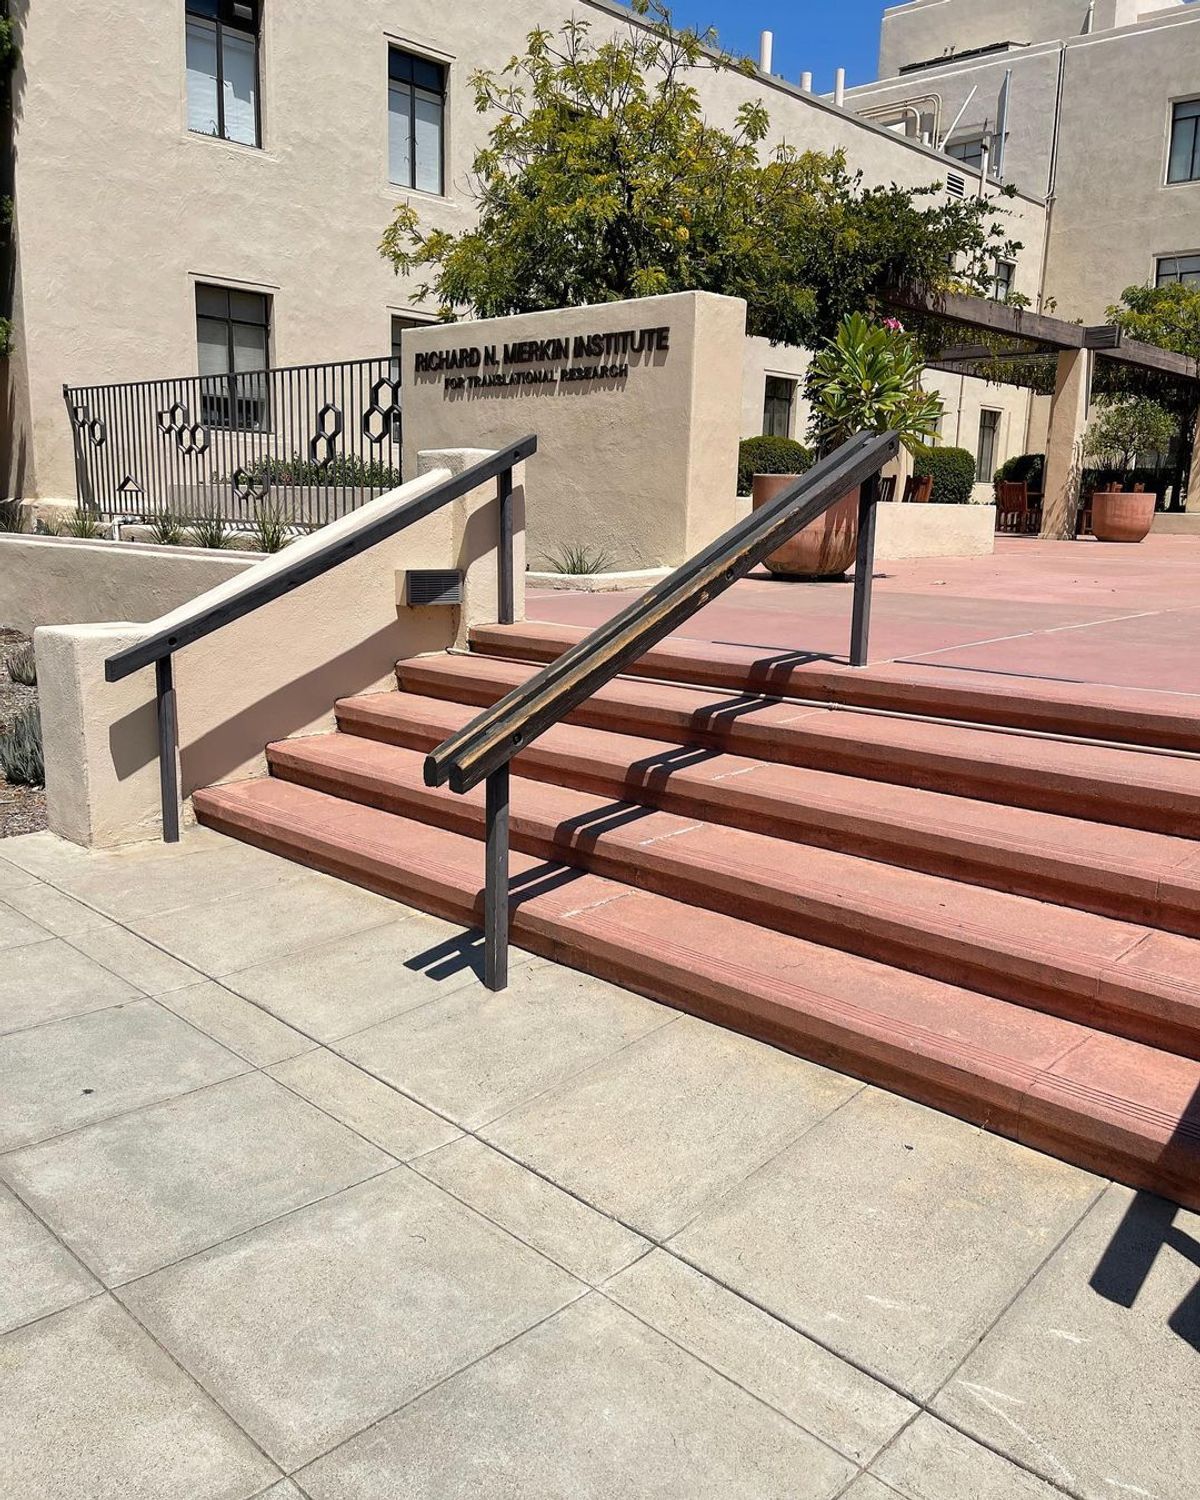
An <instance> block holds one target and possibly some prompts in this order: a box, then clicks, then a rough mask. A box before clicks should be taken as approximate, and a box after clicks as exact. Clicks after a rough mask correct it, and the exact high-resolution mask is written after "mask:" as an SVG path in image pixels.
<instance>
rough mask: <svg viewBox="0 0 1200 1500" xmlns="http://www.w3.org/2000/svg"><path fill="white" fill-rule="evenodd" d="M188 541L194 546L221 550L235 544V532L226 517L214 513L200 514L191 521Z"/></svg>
mask: <svg viewBox="0 0 1200 1500" xmlns="http://www.w3.org/2000/svg"><path fill="white" fill-rule="evenodd" d="M188 541H189V542H190V543H191V545H192V546H193V547H211V548H213V549H214V550H218V551H219V550H220V549H221V548H223V547H232V546H233V533H232V529H231V527H230V525H229V522H228V521H227V520H226V519H225V517H224V516H221V515H217V514H216V513H214V514H212V515H208V516H198V517H197V518H196V519H195V520H194V521H192V522H191V524H190V527H189V531H188Z"/></svg>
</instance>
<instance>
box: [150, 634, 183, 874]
mask: <svg viewBox="0 0 1200 1500" xmlns="http://www.w3.org/2000/svg"><path fill="white" fill-rule="evenodd" d="M154 698H155V706H156V708H157V711H158V781H159V792H160V796H161V798H162V835H163V843H164V844H177V843H178V842H179V761H178V747H179V720H178V716H177V711H176V704H175V673H174V670H173V667H172V658H171V656H170V655H167V656H160V657H159V658H158V660H157V661H156V662H155V663H154Z"/></svg>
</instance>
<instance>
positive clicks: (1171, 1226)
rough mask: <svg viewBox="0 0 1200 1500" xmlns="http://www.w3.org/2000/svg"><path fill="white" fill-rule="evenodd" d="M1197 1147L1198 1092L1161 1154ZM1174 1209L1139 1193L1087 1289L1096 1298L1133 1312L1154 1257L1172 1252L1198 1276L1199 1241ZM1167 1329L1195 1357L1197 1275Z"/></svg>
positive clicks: (1199, 1334)
mask: <svg viewBox="0 0 1200 1500" xmlns="http://www.w3.org/2000/svg"><path fill="white" fill-rule="evenodd" d="M1185 1141H1186V1142H1187V1143H1188V1144H1189V1145H1191V1146H1195V1145H1196V1144H1197V1143H1198V1142H1200V1088H1198V1089H1197V1090H1196V1092H1195V1094H1193V1096H1192V1098H1191V1100H1190V1101H1189V1103H1188V1105H1187V1108H1186V1109H1185V1110H1184V1112H1183V1115H1182V1117H1181V1118H1180V1121H1179V1124H1178V1125H1177V1126H1176V1128H1175V1132H1174V1134H1173V1135H1172V1136H1171V1139H1170V1141H1168V1142H1167V1147H1166V1152H1165V1153H1164V1154H1169V1153H1170V1152H1171V1149H1172V1147H1173V1146H1176V1145H1182V1144H1183V1143H1184V1142H1185ZM1179 1211H1180V1210H1179V1205H1178V1204H1177V1203H1172V1202H1170V1201H1169V1200H1168V1199H1166V1198H1160V1197H1159V1196H1158V1195H1157V1194H1156V1193H1145V1192H1139V1193H1137V1194H1136V1195H1135V1197H1134V1199H1133V1201H1132V1203H1130V1205H1129V1207H1128V1209H1126V1211H1125V1216H1124V1218H1123V1219H1122V1220H1121V1222H1120V1224H1119V1225H1118V1226H1117V1230H1116V1232H1115V1234H1114V1235H1113V1237H1112V1239H1111V1240H1110V1241H1109V1243H1108V1245H1107V1246H1106V1248H1105V1251H1104V1254H1103V1255H1102V1256H1101V1257H1100V1261H1099V1264H1098V1265H1097V1266H1096V1269H1095V1270H1094V1271H1093V1272H1092V1276H1091V1280H1090V1281H1089V1283H1088V1284H1089V1285H1090V1287H1091V1288H1092V1290H1093V1291H1094V1292H1096V1293H1097V1294H1098V1295H1099V1296H1101V1297H1104V1298H1106V1299H1107V1300H1108V1301H1109V1302H1115V1303H1116V1304H1117V1305H1118V1306H1120V1307H1127V1308H1132V1307H1133V1305H1134V1303H1135V1302H1136V1301H1137V1299H1138V1295H1139V1293H1140V1292H1141V1290H1142V1288H1143V1287H1144V1286H1145V1285H1146V1282H1147V1281H1148V1280H1149V1279H1150V1274H1151V1272H1152V1271H1153V1270H1154V1264H1155V1262H1156V1261H1157V1259H1158V1257H1159V1255H1160V1254H1161V1253H1162V1252H1163V1251H1164V1250H1167V1249H1171V1250H1174V1251H1176V1252H1177V1253H1178V1254H1179V1255H1182V1256H1183V1257H1184V1259H1185V1260H1188V1261H1191V1263H1192V1264H1193V1265H1194V1266H1195V1267H1196V1268H1197V1270H1198V1271H1200V1240H1197V1239H1196V1238H1195V1236H1194V1235H1191V1234H1189V1233H1188V1232H1187V1231H1186V1230H1184V1229H1181V1228H1180V1227H1179V1226H1178V1225H1177V1224H1176V1223H1175V1219H1176V1216H1177V1215H1178V1214H1179ZM1167 1327H1168V1328H1169V1329H1170V1330H1171V1332H1172V1333H1173V1334H1175V1335H1176V1337H1177V1338H1181V1339H1183V1341H1184V1342H1185V1343H1187V1344H1190V1345H1191V1347H1192V1348H1193V1349H1195V1350H1196V1352H1197V1353H1198V1354H1200V1276H1198V1277H1197V1281H1196V1284H1195V1286H1193V1288H1192V1290H1191V1291H1190V1292H1189V1293H1188V1294H1187V1295H1186V1296H1185V1297H1184V1299H1183V1301H1182V1302H1181V1303H1180V1304H1179V1306H1178V1307H1177V1308H1176V1309H1175V1311H1174V1312H1173V1313H1172V1314H1171V1316H1170V1317H1169V1318H1168V1319H1167Z"/></svg>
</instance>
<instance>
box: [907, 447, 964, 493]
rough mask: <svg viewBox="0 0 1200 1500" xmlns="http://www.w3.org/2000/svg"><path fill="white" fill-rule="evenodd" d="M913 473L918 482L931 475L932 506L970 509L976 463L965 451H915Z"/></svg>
mask: <svg viewBox="0 0 1200 1500" xmlns="http://www.w3.org/2000/svg"><path fill="white" fill-rule="evenodd" d="M913 473H914V474H915V475H916V477H917V478H918V479H923V478H924V477H925V475H926V474H932V475H933V494H932V495H931V496H930V500H931V501H932V503H933V504H934V505H970V503H971V487H972V485H973V484H974V483H975V460H974V458H973V457H972V455H971V454H970V453H968V452H967V450H966V449H965V448H924V447H921V448H917V449H916V450H915V451H914V453H913Z"/></svg>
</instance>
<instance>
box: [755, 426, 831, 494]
mask: <svg viewBox="0 0 1200 1500" xmlns="http://www.w3.org/2000/svg"><path fill="white" fill-rule="evenodd" d="M812 461H813V456H812V453H811V452H810V450H809V449H807V448H806V447H805V446H804V444H803V443H797V442H796V441H795V439H794V438H782V437H752V438H743V439H742V441H741V444H740V445H739V447H738V488H737V492H738V494H739V495H748V494H749V493H750V484H751V480H753V478H754V476H755V475H756V474H806V473H807V472H808V470H809V469H810V468H811V467H812Z"/></svg>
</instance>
